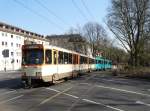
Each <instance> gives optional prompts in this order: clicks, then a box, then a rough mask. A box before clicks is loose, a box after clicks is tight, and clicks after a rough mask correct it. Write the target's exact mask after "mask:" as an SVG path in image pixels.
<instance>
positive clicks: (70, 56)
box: [69, 54, 72, 64]
mask: <svg viewBox="0 0 150 111" xmlns="http://www.w3.org/2000/svg"><path fill="white" fill-rule="evenodd" d="M69 64H72V54H69Z"/></svg>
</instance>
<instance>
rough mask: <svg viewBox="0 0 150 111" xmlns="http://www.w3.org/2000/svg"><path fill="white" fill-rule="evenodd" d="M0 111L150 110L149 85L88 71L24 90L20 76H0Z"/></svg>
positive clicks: (137, 80)
mask: <svg viewBox="0 0 150 111" xmlns="http://www.w3.org/2000/svg"><path fill="white" fill-rule="evenodd" d="M0 110H1V111H92V110H93V111H150V82H149V81H146V80H140V79H129V78H121V77H115V76H111V75H110V74H107V73H106V72H91V73H87V74H83V75H82V76H80V77H78V78H74V79H70V80H68V81H65V82H62V83H59V84H55V85H51V86H40V87H37V88H31V89H24V88H23V87H22V86H21V80H20V73H19V72H17V73H14V72H12V73H8V74H7V73H5V74H2V73H1V74H0Z"/></svg>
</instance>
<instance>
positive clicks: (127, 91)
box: [96, 85, 150, 97]
mask: <svg viewBox="0 0 150 111" xmlns="http://www.w3.org/2000/svg"><path fill="white" fill-rule="evenodd" d="M96 86H97V87H100V88H105V89H111V90H116V91H121V92H126V93H132V94H137V95H142V96H148V97H150V95H149V94H144V93H139V92H135V91H129V90H125V89H118V88H113V87H105V86H101V85H96Z"/></svg>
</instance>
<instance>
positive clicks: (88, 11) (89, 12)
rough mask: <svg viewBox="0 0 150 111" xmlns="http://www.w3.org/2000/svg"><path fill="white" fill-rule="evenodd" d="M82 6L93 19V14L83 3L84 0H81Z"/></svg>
mask: <svg viewBox="0 0 150 111" xmlns="http://www.w3.org/2000/svg"><path fill="white" fill-rule="evenodd" d="M81 2H82V4H83V6H84V8H85V9H86V11H87V13H88V14H89V16H91V18H93V19H95V17H94V16H93V14H92V13H91V11H90V10H89V8H88V7H87V5H86V4H85V2H84V0H81Z"/></svg>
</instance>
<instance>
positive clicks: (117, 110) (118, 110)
mask: <svg viewBox="0 0 150 111" xmlns="http://www.w3.org/2000/svg"><path fill="white" fill-rule="evenodd" d="M46 89H48V90H52V91H55V92H60V91H58V90H55V89H52V88H46ZM62 94H64V95H67V96H70V97H73V98H76V99H78V98H79V97H77V96H74V95H71V94H68V93H62ZM82 100H83V101H86V102H90V103H93V104H97V105H102V106H105V107H107V108H111V109H114V110H116V111H124V110H121V109H118V108H115V107H112V106H109V105H105V104H102V103H99V102H95V101H92V100H89V99H82Z"/></svg>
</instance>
